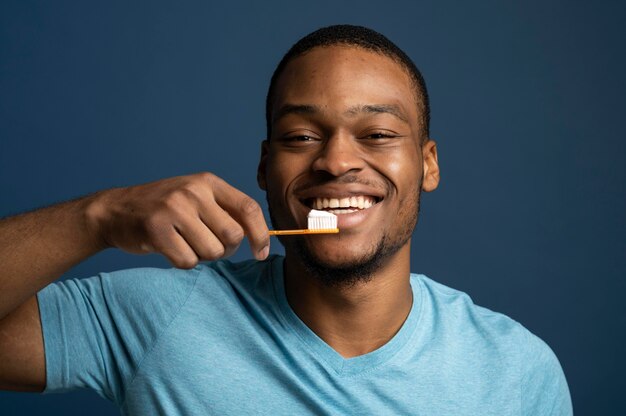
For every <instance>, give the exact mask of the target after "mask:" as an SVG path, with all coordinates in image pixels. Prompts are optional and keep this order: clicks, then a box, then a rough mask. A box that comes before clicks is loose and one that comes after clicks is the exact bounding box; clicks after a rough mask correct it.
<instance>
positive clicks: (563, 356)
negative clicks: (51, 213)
mask: <svg viewBox="0 0 626 416" xmlns="http://www.w3.org/2000/svg"><path fill="white" fill-rule="evenodd" d="M585 3H586V2H572V1H560V2H558V1H524V2H521V1H520V2H501V1H481V2H465V1H457V2H450V1H432V2H419V1H389V0H388V1H384V2H380V1H377V2H375V1H369V2H364V1H358V2H357V1H344V2H337V1H325V0H317V1H314V2H303V3H298V2H295V1H285V2H279V1H265V2H245V3H244V2H237V3H235V2H234V3H233V4H230V5H225V4H222V3H216V2H208V1H198V2H165V1H150V2H144V3H143V4H141V5H140V4H139V3H138V2H84V1H75V2H69V1H54V2H35V1H7V0H3V1H2V3H1V5H0V140H1V141H0V201H1V204H0V216H4V215H10V214H13V213H18V212H21V211H24V210H29V209H33V208H36V207H40V206H43V205H47V204H52V203H54V202H58V201H62V200H67V199H70V198H74V197H78V196H80V195H84V194H86V193H90V192H94V191H97V190H100V189H103V188H109V187H115V186H123V185H130V184H136V183H141V182H145V181H150V180H156V179H159V178H163V177H167V176H172V175H180V174H186V173H192V172H197V171H202V170H209V171H213V172H215V173H217V174H218V175H221V176H222V177H223V178H225V179H226V180H227V181H229V182H231V183H232V184H233V185H235V186H237V187H239V188H240V189H242V190H243V191H245V192H247V193H248V194H250V195H251V196H253V197H255V198H256V199H257V200H259V201H264V195H263V194H262V193H261V192H260V191H259V190H258V189H257V187H256V183H255V170H256V163H257V157H258V149H259V143H260V141H261V139H263V138H264V131H265V126H264V108H263V105H264V97H265V92H266V88H267V85H268V82H269V78H270V75H271V73H272V71H273V69H274V66H275V65H276V63H277V62H278V60H279V59H280V57H281V56H282V54H283V53H284V52H286V50H287V49H288V48H289V46H290V45H291V44H292V43H293V42H295V41H296V40H297V39H298V38H299V37H301V36H303V35H305V34H306V33H308V32H310V31H312V30H314V29H316V28H318V27H320V26H324V25H328V24H335V23H353V24H363V25H366V26H370V27H372V28H374V29H376V30H379V31H381V32H382V33H384V34H385V35H387V36H388V37H389V38H390V39H392V40H393V41H395V42H396V43H397V44H398V45H399V46H400V47H402V48H403V49H404V50H405V51H406V52H407V53H408V54H409V55H410V56H411V57H413V58H414V60H415V62H416V63H417V65H418V66H419V67H420V68H421V69H422V71H423V73H424V76H425V78H426V81H427V83H428V86H429V89H430V94H431V97H432V117H433V123H432V136H433V138H434V139H436V140H437V141H438V144H439V155H440V162H441V168H442V183H441V186H440V188H439V189H438V190H437V191H436V192H434V193H432V194H428V195H426V196H425V197H424V199H423V206H422V215H421V220H420V224H419V226H418V228H417V231H416V233H415V237H414V245H413V266H412V267H413V270H414V271H417V272H422V273H426V274H427V275H429V276H430V277H432V278H434V279H436V280H439V281H441V282H442V283H444V284H447V285H450V286H452V287H455V288H458V289H461V290H464V291H466V292H468V293H469V294H470V295H471V296H472V297H473V299H474V301H475V302H476V303H478V304H481V305H483V306H486V307H488V308H491V309H495V310H497V311H501V312H504V313H506V314H508V315H509V316H511V317H513V318H514V319H516V320H518V321H520V322H521V323H522V324H523V325H525V326H526V327H527V328H529V329H530V330H531V331H533V332H534V333H536V334H537V335H539V336H540V337H542V338H543V339H544V340H545V341H546V342H548V344H549V345H550V346H551V347H552V348H553V349H554V351H555V352H556V354H557V355H558V357H559V358H560V360H561V363H562V365H563V368H564V370H565V373H566V376H567V378H568V381H569V385H570V389H571V393H572V397H573V402H574V409H575V411H576V413H577V414H578V415H605V414H606V415H609V414H626V404H625V402H624V400H623V395H624V391H625V387H626V385H625V383H624V373H625V372H626V368H625V360H624V358H623V355H624V353H625V352H626V340H625V333H626V331H625V329H626V308H625V306H624V300H623V296H624V295H623V294H624V293H625V292H626V264H625V263H626V262H625V259H624V257H625V254H626V239H625V234H626V233H625V230H626V226H625V225H626V224H625V220H624V218H625V213H626V206H625V205H626V203H625V200H626V197H625V190H624V188H625V187H624V185H625V178H626V172H625V170H626V169H625V167H624V161H625V156H626V145H625V142H626V141H625V134H624V128H623V120H624V113H625V110H626V108H625V105H624V96H625V94H626V88H625V81H624V74H626V61H625V53H624V39H626V36H625V35H626V30H625V28H624V26H625V25H624V21H625V18H626V12H625V11H626V8H625V6H624V5H623V4H624V3H623V2H620V1H614V2H613V1H605V2H596V3H594V5H593V6H591V5H587V4H585ZM278 250H280V248H279V246H278V244H275V245H274V248H273V251H278ZM248 255H249V251H248V250H247V247H244V248H243V250H241V252H240V253H238V254H237V256H236V258H237V259H242V258H246V257H247V256H248ZM140 265H159V266H165V265H166V262H165V261H164V260H162V259H161V258H158V257H156V256H147V257H134V256H131V255H127V254H124V253H120V252H117V251H113V250H110V251H107V252H104V253H102V254H100V255H97V256H95V257H94V258H92V259H90V260H88V261H86V262H84V263H83V264H81V265H80V266H78V267H76V268H75V269H73V270H72V271H70V272H69V273H68V274H67V275H68V276H69V275H71V276H88V275H92V274H94V273H96V272H98V271H105V270H114V269H119V268H126V267H131V266H140ZM0 267H1V266H0ZM190 388H193V386H190ZM86 412H89V413H90V414H91V415H94V416H95V415H105V414H116V410H115V409H114V407H113V406H112V405H111V404H109V403H108V402H106V401H104V400H102V399H100V398H98V397H97V396H96V395H95V394H93V393H88V392H76V393H70V394H66V395H48V396H41V395H35V394H23V393H0V414H2V415H17V414H20V415H21V414H42V415H43V414H59V415H60V414H63V415H79V414H81V415H82V414H85V413H86Z"/></svg>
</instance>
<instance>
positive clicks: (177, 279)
mask: <svg viewBox="0 0 626 416" xmlns="http://www.w3.org/2000/svg"><path fill="white" fill-rule="evenodd" d="M198 275H199V271H198V268H196V269H194V270H191V271H188V270H177V269H170V270H164V269H155V268H142V269H130V270H124V271H119V272H114V273H103V274H100V275H98V276H95V277H91V278H87V279H72V280H66V281H62V282H57V283H54V284H51V285H49V286H47V287H46V288H44V289H43V290H41V291H40V292H39V293H38V295H37V298H38V302H39V310H40V315H41V323H42V329H43V336H44V348H45V357H46V390H45V392H46V393H50V392H61V391H67V390H72V389H75V388H90V389H93V390H95V391H96V392H97V393H98V394H100V395H101V396H104V397H106V398H108V399H109V400H112V401H114V402H116V403H118V404H119V403H122V402H123V401H124V392H125V390H126V387H127V385H128V383H129V382H131V380H132V377H133V376H134V374H135V373H136V370H137V368H138V366H139V365H140V364H141V361H142V359H143V357H144V356H145V354H146V352H148V351H149V350H150V348H151V347H152V346H153V345H154V343H155V342H157V340H158V337H159V334H160V333H162V332H163V331H164V329H165V328H167V326H168V325H169V324H170V323H171V322H172V320H173V319H174V318H175V316H176V314H177V313H178V311H179V310H180V309H181V307H182V306H183V305H184V303H185V302H186V300H187V298H188V297H189V295H190V294H191V292H192V290H193V287H194V285H195V282H196V279H197V277H198Z"/></svg>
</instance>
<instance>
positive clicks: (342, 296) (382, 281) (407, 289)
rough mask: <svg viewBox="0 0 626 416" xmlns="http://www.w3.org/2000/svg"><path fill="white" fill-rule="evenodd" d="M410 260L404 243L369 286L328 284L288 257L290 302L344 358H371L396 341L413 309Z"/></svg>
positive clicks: (313, 329) (361, 284)
mask: <svg viewBox="0 0 626 416" xmlns="http://www.w3.org/2000/svg"><path fill="white" fill-rule="evenodd" d="M409 256H410V246H409V244H406V245H405V246H404V247H402V248H401V249H400V250H399V251H398V252H397V253H395V254H394V256H392V257H391V258H390V259H389V261H387V262H386V263H385V264H384V265H383V266H382V267H381V268H379V269H378V270H377V271H376V272H375V273H374V275H373V276H372V278H371V279H369V280H368V281H367V282H360V283H356V284H353V285H349V286H329V285H327V284H324V283H322V282H321V281H320V280H319V279H317V278H316V277H314V276H311V275H310V274H308V273H307V272H306V268H305V267H304V266H303V264H302V263H301V261H299V259H298V258H296V257H295V256H290V255H289V253H287V255H286V258H285V292H286V295H287V300H288V302H289V305H290V306H291V308H292V309H293V310H294V312H295V313H296V314H297V315H298V317H299V318H300V319H301V320H302V321H303V322H304V323H305V324H306V325H307V326H308V327H309V328H310V329H311V330H312V331H313V332H315V333H316V334H317V335H318V336H319V337H320V338H321V339H323V340H324V341H325V342H326V343H327V344H328V345H330V347H332V348H333V349H334V350H335V351H337V352H338V353H339V354H341V355H342V356H343V357H345V358H349V357H355V356H358V355H363V354H367V353H368V352H371V351H374V350H376V349H378V348H380V347H381V346H383V345H384V344H386V343H387V342H388V341H389V340H390V339H391V338H393V336H394V335H395V334H396V333H397V332H398V330H399V329H400V328H401V327H402V324H403V323H404V321H405V320H406V318H407V316H408V314H409V311H410V310H411V306H412V304H413V293H412V291H411V284H410V281H409V275H410V266H409V264H410V257H409Z"/></svg>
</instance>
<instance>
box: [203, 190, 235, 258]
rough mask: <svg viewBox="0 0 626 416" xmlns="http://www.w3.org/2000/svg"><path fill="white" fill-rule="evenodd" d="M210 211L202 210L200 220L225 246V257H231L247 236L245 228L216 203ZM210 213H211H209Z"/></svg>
mask: <svg viewBox="0 0 626 416" xmlns="http://www.w3.org/2000/svg"><path fill="white" fill-rule="evenodd" d="M210 205H212V206H211V208H210V210H202V211H201V212H200V213H199V220H200V221H201V222H202V223H203V224H204V225H205V226H206V227H207V228H208V229H209V230H210V231H211V232H212V233H213V234H214V235H215V237H216V238H217V239H218V240H219V241H220V242H221V244H222V245H223V246H224V251H225V253H224V255H223V256H224V257H227V256H230V255H231V254H233V253H234V252H235V251H237V249H238V248H239V245H240V244H241V240H243V237H244V236H245V231H244V229H243V227H242V226H241V225H240V224H239V223H238V222H237V221H235V219H234V218H233V217H231V216H230V214H229V213H228V212H226V211H224V210H223V209H222V208H221V207H220V206H219V205H218V204H217V203H216V202H213V203H212V204H210ZM209 211H210V212H209Z"/></svg>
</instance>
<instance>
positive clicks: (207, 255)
mask: <svg viewBox="0 0 626 416" xmlns="http://www.w3.org/2000/svg"><path fill="white" fill-rule="evenodd" d="M225 215H227V214H225ZM229 218H230V217H229ZM231 221H233V222H234V220H232V219H231ZM176 228H177V229H178V232H179V234H180V235H181V236H182V237H183V238H184V239H185V241H186V242H187V244H188V245H189V246H190V247H191V248H192V249H193V251H194V252H195V253H196V255H197V256H198V257H199V258H200V259H202V260H217V259H219V258H222V257H225V256H227V255H229V254H232V253H233V252H234V250H236V249H237V246H238V245H239V243H238V242H237V243H235V244H234V245H233V244H230V245H229V246H228V249H227V248H226V246H225V244H223V243H222V241H220V239H219V238H218V237H217V236H216V235H215V233H214V232H213V230H211V229H210V228H209V227H207V225H206V224H205V223H204V222H203V221H202V220H201V219H200V218H199V217H197V216H188V217H186V218H184V219H183V220H181V221H179V222H178V223H177V226H176ZM239 228H240V229H241V227H239ZM240 234H241V238H243V230H242V231H241V232H240ZM241 238H240V239H239V241H241Z"/></svg>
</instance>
